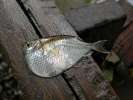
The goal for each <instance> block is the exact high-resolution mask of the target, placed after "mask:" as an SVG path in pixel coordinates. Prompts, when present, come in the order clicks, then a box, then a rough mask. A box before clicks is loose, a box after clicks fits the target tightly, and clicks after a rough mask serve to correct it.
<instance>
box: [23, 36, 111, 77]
mask: <svg viewBox="0 0 133 100" xmlns="http://www.w3.org/2000/svg"><path fill="white" fill-rule="evenodd" d="M105 42H106V40H102V41H98V42H95V43H86V42H83V41H82V40H80V39H79V38H77V37H74V36H67V35H58V36H52V37H47V38H43V39H39V40H35V41H31V42H27V43H26V45H25V47H24V51H25V58H26V61H27V64H28V67H29V68H30V70H31V71H32V72H33V73H34V74H36V75H38V76H40V77H53V76H56V75H59V74H61V73H62V72H64V71H66V70H67V69H69V68H71V67H72V66H73V65H74V64H75V63H76V62H78V61H79V60H80V59H81V58H82V57H83V56H85V55H88V54H90V55H91V53H92V52H93V50H95V51H98V52H101V53H109V52H108V51H106V50H105V49H104V48H103V45H104V43H105Z"/></svg>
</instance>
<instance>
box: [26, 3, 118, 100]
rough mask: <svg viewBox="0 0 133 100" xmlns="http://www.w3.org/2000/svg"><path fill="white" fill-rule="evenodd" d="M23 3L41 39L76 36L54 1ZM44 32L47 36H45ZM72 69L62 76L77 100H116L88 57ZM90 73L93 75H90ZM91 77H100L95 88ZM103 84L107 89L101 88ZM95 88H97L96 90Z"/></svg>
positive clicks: (97, 68) (100, 73) (96, 67)
mask: <svg viewBox="0 0 133 100" xmlns="http://www.w3.org/2000/svg"><path fill="white" fill-rule="evenodd" d="M23 3H24V5H25V7H26V8H27V9H30V10H31V12H32V14H33V15H34V16H33V17H35V18H36V21H37V23H38V27H39V28H40V29H41V31H42V32H41V34H42V36H43V37H45V36H50V35H57V34H60V35H61V34H65V35H74V36H77V34H76V32H75V31H74V30H73V28H72V27H71V25H70V24H68V22H67V21H66V20H65V18H64V16H63V15H62V14H61V13H60V11H59V9H58V8H57V7H56V5H55V2H54V0H27V1H26V2H23ZM44 30H45V31H44ZM45 32H47V33H48V34H45ZM83 63H84V64H83ZM74 67H78V68H72V69H70V70H68V71H66V72H65V73H64V74H63V76H64V79H65V80H66V81H68V84H69V85H70V86H71V87H72V88H73V90H74V92H75V94H76V95H77V99H79V100H97V99H100V98H101V99H102V100H103V98H104V97H107V99H108V100H116V98H117V96H116V95H115V93H114V91H113V90H112V88H111V86H110V85H109V83H108V82H106V80H104V78H103V76H102V72H101V70H100V69H99V67H98V66H97V65H96V63H95V62H94V61H93V60H92V58H91V57H90V56H89V57H87V58H86V59H85V62H84V61H83V60H81V61H80V62H79V63H78V64H76V65H75V66H74ZM87 69H92V70H87ZM90 72H94V73H93V74H92V75H91V74H90ZM97 73H98V74H97ZM93 76H95V77H94V78H93V79H95V78H96V77H101V79H100V80H101V81H99V82H98V83H97V86H93V79H92V80H90V79H91V77H93ZM98 80H99V79H98ZM103 84H104V85H105V86H107V87H108V88H104V87H102V85H103ZM104 85H103V86H104ZM95 88H97V90H96V89H95ZM103 88H104V89H105V90H104V89H103ZM103 91H106V92H103ZM101 92H102V93H103V94H102V93H101Z"/></svg>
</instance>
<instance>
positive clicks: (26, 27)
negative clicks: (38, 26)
mask: <svg viewBox="0 0 133 100" xmlns="http://www.w3.org/2000/svg"><path fill="white" fill-rule="evenodd" d="M0 22H1V24H0V43H1V44H2V45H3V46H4V48H5V50H6V52H7V53H8V55H9V60H10V62H11V65H12V67H13V72H14V75H15V77H16V79H17V80H18V81H19V83H20V85H21V88H22V90H23V93H24V95H23V96H22V97H23V99H26V100H68V99H70V100H75V97H74V96H73V93H72V92H71V90H70V89H69V87H68V86H67V84H66V82H65V81H64V79H63V78H62V77H61V76H58V77H54V78H52V79H44V78H39V77H37V76H35V75H33V73H31V71H29V69H28V67H27V66H26V64H25V61H24V54H23V48H22V47H23V45H24V42H25V41H26V40H25V38H24V36H23V34H27V37H28V40H33V39H37V38H38V36H37V35H36V34H35V32H34V29H33V28H32V26H31V25H30V23H29V21H28V19H27V18H26V16H25V15H24V13H23V11H22V10H21V9H20V7H19V6H18V4H17V3H16V1H15V0H10V1H9V0H0Z"/></svg>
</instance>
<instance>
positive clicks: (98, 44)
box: [92, 40, 110, 54]
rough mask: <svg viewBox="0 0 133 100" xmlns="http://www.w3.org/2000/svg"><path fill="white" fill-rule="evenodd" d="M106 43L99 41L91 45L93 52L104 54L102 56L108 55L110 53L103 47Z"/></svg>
mask: <svg viewBox="0 0 133 100" xmlns="http://www.w3.org/2000/svg"><path fill="white" fill-rule="evenodd" d="M106 42H107V40H101V41H98V42H95V43H93V48H92V49H93V50H95V51H97V52H100V53H104V54H108V53H110V51H108V50H106V49H105V47H104V45H105V43H106Z"/></svg>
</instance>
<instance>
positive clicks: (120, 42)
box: [113, 22, 133, 66]
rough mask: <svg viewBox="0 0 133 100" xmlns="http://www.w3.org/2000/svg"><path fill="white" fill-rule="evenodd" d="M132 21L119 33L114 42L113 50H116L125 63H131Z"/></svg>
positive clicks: (132, 57) (132, 53)
mask: <svg viewBox="0 0 133 100" xmlns="http://www.w3.org/2000/svg"><path fill="white" fill-rule="evenodd" d="M132 33H133V22H132V23H131V24H129V25H128V26H127V28H126V29H125V30H124V31H123V32H122V33H121V34H120V36H119V37H118V38H117V40H116V42H115V44H114V48H113V49H114V51H115V52H117V53H118V54H119V55H120V57H121V59H123V60H124V62H125V64H126V65H128V66H132V64H133V45H132V43H133V34H132Z"/></svg>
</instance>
